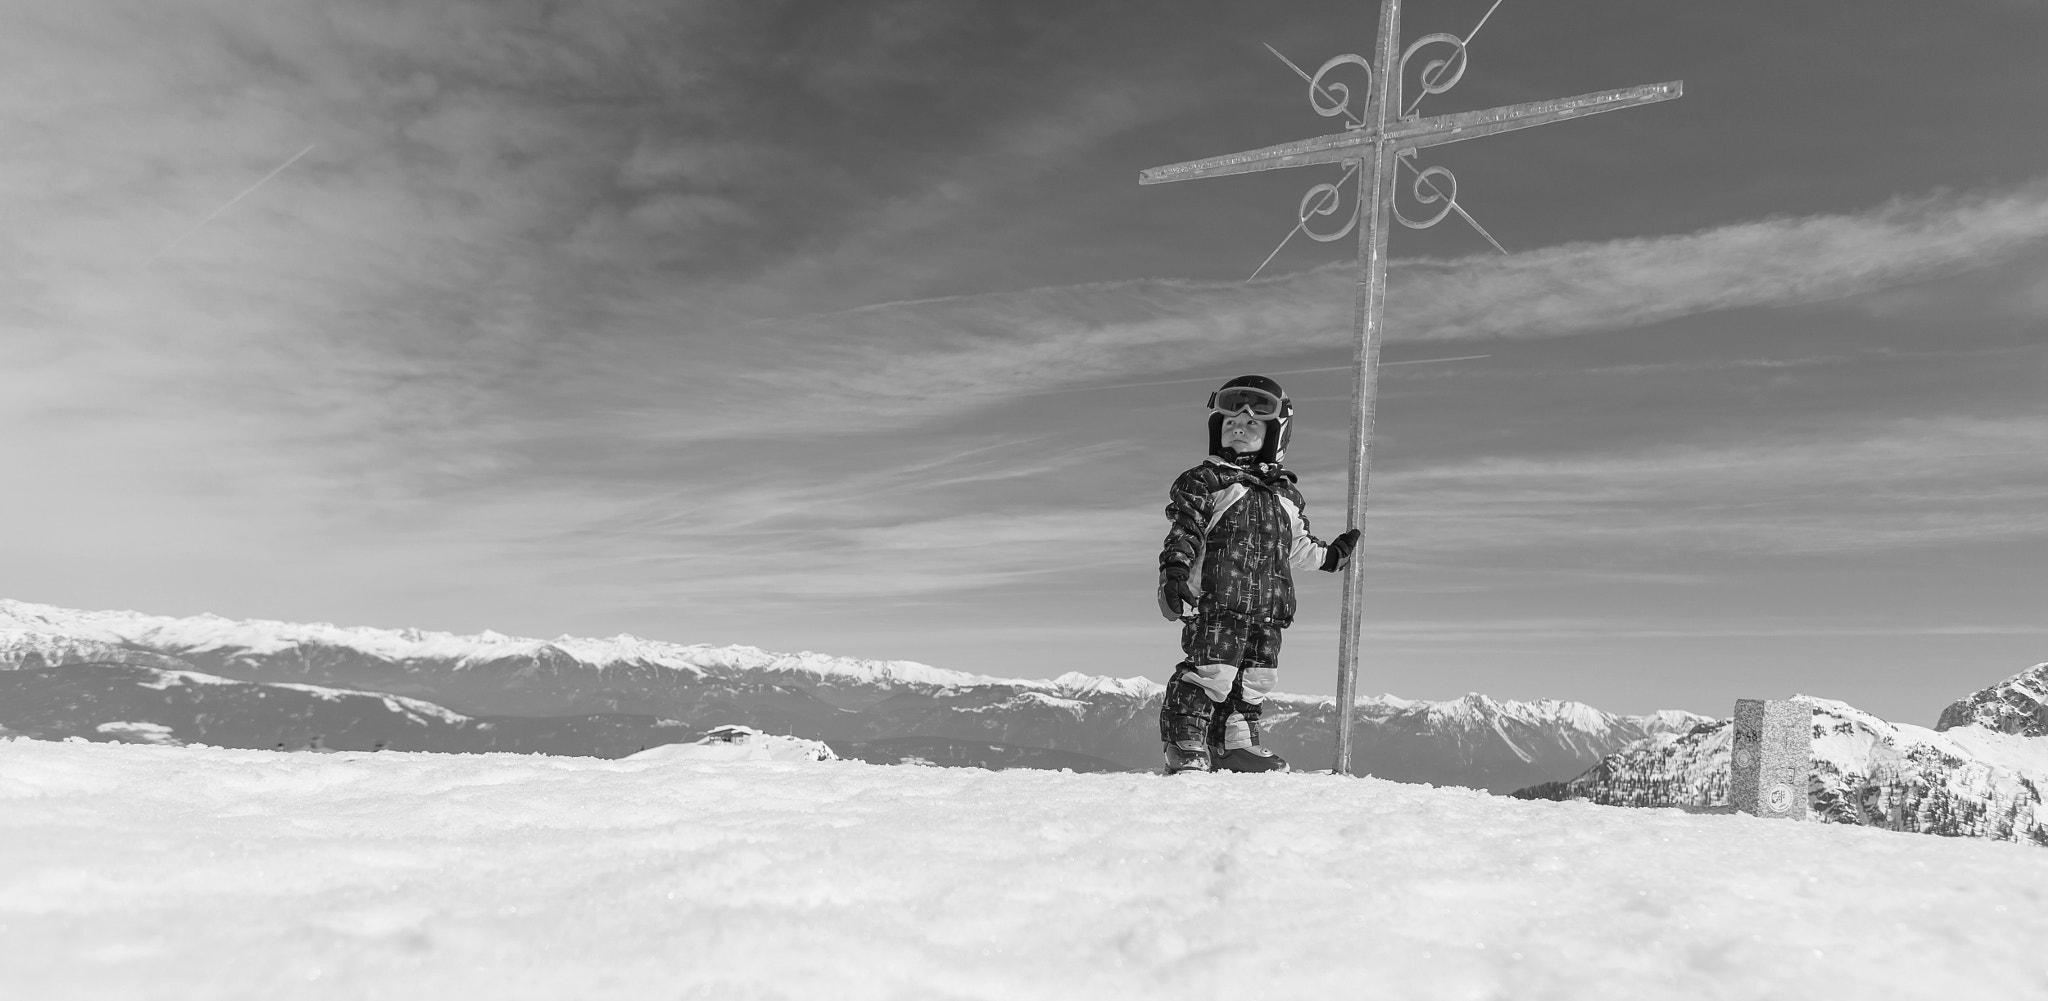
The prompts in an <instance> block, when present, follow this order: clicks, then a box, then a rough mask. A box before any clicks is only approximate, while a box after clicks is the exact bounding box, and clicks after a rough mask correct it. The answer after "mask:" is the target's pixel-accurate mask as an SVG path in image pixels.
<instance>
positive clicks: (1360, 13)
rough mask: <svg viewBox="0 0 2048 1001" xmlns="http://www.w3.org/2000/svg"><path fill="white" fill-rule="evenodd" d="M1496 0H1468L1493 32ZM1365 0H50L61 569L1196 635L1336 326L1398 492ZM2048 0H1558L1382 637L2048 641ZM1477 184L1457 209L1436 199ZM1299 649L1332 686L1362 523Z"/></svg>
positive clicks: (1613, 677)
mask: <svg viewBox="0 0 2048 1001" xmlns="http://www.w3.org/2000/svg"><path fill="white" fill-rule="evenodd" d="M1487 10H1488V3H1487V2H1483V0H1470V2H1468V0H1442V2H1438V3H1429V4H1422V3H1417V4H1414V5H1413V9H1411V10H1409V11H1407V12H1406V20H1405V34H1406V36H1407V37H1408V38H1409V39H1414V38H1419V37H1421V36H1422V35H1423V34H1425V33H1430V32H1451V33H1457V34H1464V33H1467V32H1470V31H1471V29H1472V27H1473V26H1474V25H1475V24H1477V23H1479V21H1480V19H1481V17H1482V16H1485V15H1486V14H1487ZM1376 19H1377V5H1373V4H1368V3H1360V2H1351V3H1331V2H1301V3H1290V4H1286V5H1254V4H1242V3H1238V4H1232V3H1221V2H1173V3H1167V2H1163V0H1160V2H1131V3H1119V4H1115V5H1109V4H1081V3H1046V2H1028V3H1027V2H1017V3H966V2H944V3H940V2H843V3H833V4H817V3H813V4H803V3H775V2H764V0H746V2H739V0H731V2H710V3H688V2H673V0H672V2H664V3H644V2H631V0H587V2H580V3H574V4H557V3H538V2H506V0H488V2H483V0H478V2H467V0H447V2H441V3H435V4H417V3H372V2H345V3H328V2H322V3H313V2H310V0H270V2H264V3H247V2H195V3H186V4H177V5H163V4H153V3H144V2H113V0H79V2H75V3H66V4H53V3H47V2H36V0H5V2H4V3H0V65H4V66H6V67H7V71H6V74H5V80H6V86H4V87H0V126H4V128H5V134H6V135H7V136H8V139H9V141H8V144H7V151H6V153H5V155H4V156H0V218H4V219H5V220H6V225H5V226H4V227H0V353H4V354H0V428H4V429H5V434H6V442H7V458H6V464H5V469H6V474H5V476H6V478H5V480H4V484H5V487H4V489H0V596H6V597H12V598H17V599H20V600H26V601H35V602H45V603H50V604H56V605H63V606H69V607H78V608H110V609H135V610H138V611H144V612H148V613H153V614H162V615H192V614H198V613H202V612H210V613H214V614H219V615H225V616H228V617H231V618H268V619H283V620H293V621H326V622H336V623H341V624H347V625H374V626H384V627H400V626H413V627H418V628H423V629H435V630H447V631H453V632H476V631H480V630H483V629H495V630H498V631H500V632H504V633H510V634H514V635H529V636H555V635H560V634H573V635H581V636H609V635H614V634H617V633H621V632H625V633H632V634H635V635H639V636H646V637H651V638H656V639H663V640H670V641H674V642H682V643H693V642H702V643H713V644H727V643H742V644H748V645H753V646H758V647H762V648H766V649H770V650H785V651H795V650H815V651H819V652H824V653H831V654H836V655H843V656H860V657H872V658H881V659H905V660H916V661H922V662H925V663H930V664H934V665H937V666H940V667H946V668H951V669H956V670H963V671H969V672H975V673H982V674H991V675H997V676H1014V677H1050V676H1054V675H1058V674H1061V673H1064V672H1067V671H1082V672H1085V673H1090V674H1103V675H1111V676H1117V677H1128V676H1146V677H1151V678H1153V679H1155V680H1163V679H1164V678H1165V676H1166V675H1167V673H1168V672H1169V671H1170V669H1171V667H1172V664H1173V663H1174V662H1175V661H1176V660H1177V659H1178V658H1179V650H1178V647H1177V630H1176V628H1175V627H1174V626H1173V625H1172V624H1170V623H1167V622H1164V621H1162V620H1161V619H1160V617H1159V615H1158V612H1157V610H1156V609H1155V607H1154V604H1153V595H1152V591H1153V587H1154V583H1155V581H1154V574H1155V567H1156V557H1157V552H1158V547H1159V543H1160V539H1161V537H1162V536H1163V535H1164V531H1165V527H1166V524H1165V519H1164V517H1163V515H1162V509H1163V506H1164V502H1165V498H1166V488H1167V484H1168V483H1170V482H1171V480H1172V479H1173V477H1174V476H1175V475H1176V474H1177V473H1178V472H1179V471H1181V470H1183V469H1185V468H1187V467H1189V466H1191V465H1194V464H1195V463H1196V462H1198V461H1199V460H1200V459H1201V455H1202V451H1203V447H1204V431H1203V427H1204V423H1203V422H1204V420H1205V417H1206V414H1205V411H1204V409H1203V402H1204V400H1205V399H1206V394H1207V392H1208V391H1209V390H1210V389H1211V388H1213V387H1214V386H1215V385H1216V384H1219V383H1221V382H1222V381H1224V380H1225V379H1228V378H1230V377H1232V376H1236V375H1240V374H1245V373H1249V372H1261V373H1271V374H1275V377H1276V378H1278V379H1279V380H1280V381H1281V382H1282V384H1283V385H1284V386H1285V387H1286V388H1287V389H1288V391H1289V393H1290V394H1291V396H1292V397H1293V399H1294V400H1295V402H1296V404H1297V413H1298V419H1297V426H1296V431H1295V434H1294V438H1293V443H1292V445H1291V447H1290V449H1289V453H1288V461H1289V465H1290V467H1291V468H1293V469H1294V470H1296V471H1297V472H1298V473H1299V475H1300V476H1301V486H1302V489H1303V491H1304V493H1305V495H1306V496H1307V498H1308V502H1309V507H1308V511H1307V513H1308V516H1309V518H1310V520H1311V523H1312V527H1313V529H1314V531H1316V532H1317V534H1319V535H1322V536H1324V537H1329V536H1332V535H1335V534H1336V533H1337V531H1339V530H1340V529H1341V528H1343V527H1344V526H1343V525H1342V524H1341V522H1342V520H1343V511H1344V509H1345V503H1344V498H1345V491H1346V470H1345V463H1346V459H1345V448H1346V441H1347V438H1348V435H1349V421H1350V407H1351V404H1350V395H1351V378H1352V376H1351V374H1350V371H1349V368H1350V360H1351V347H1350V341H1351V336H1352V335H1351V332H1350V330H1351V316H1352V312H1351V311H1352V296H1351V291H1352V282H1353V280H1354V267H1355V264H1354V260H1353V255H1354V254H1355V244H1354V243H1351V242H1349V241H1344V242H1339V243H1331V244H1323V243H1315V242H1312V241H1308V240H1300V239H1297V240H1294V241H1292V242H1290V243H1289V244H1288V245H1287V246H1286V247H1285V248H1284V249H1283V251H1282V252H1281V253H1280V254H1279V255H1278V256H1277V257H1276V258H1275V259H1274V260H1273V262H1272V263H1271V264H1270V265H1269V266H1268V267H1267V268H1266V270H1265V272H1264V273H1263V274H1262V275H1261V276H1260V278H1259V279H1258V280H1257V281H1252V282H1247V281H1246V278H1247V277H1248V276H1249V275H1251V273H1252V271H1253V270H1254V269H1255V268H1256V267H1257V266H1258V264H1259V262H1260V261H1261V260H1262V259H1264V258H1265V256H1266V255H1267V253H1268V252H1269V251H1270V250H1272V248H1273V246H1274V245H1275V244H1277V243H1279V242H1280V239H1281V237H1283V236H1285V235H1286V234H1287V232H1288V230H1289V227H1291V226H1292V225H1293V224H1294V219H1295V216H1294V213H1295V212H1296V211H1297V205H1298V204H1299V202H1300V199H1301V196H1302V193H1303V192H1304V191H1305V190H1307V189H1308V188H1309V187H1310V186H1311V185H1313V184H1317V183H1323V182H1328V181H1334V180H1336V178H1337V176H1338V174H1339V173H1340V170H1339V168H1335V167H1318V168H1305V169H1300V170H1287V171H1271V172H1266V173H1262V174H1257V175H1252V176H1245V177H1233V178H1221V179H1212V180H1203V181H1199V182H1192V183H1184V184H1171V185H1161V186H1143V187H1141V186H1140V185H1138V184H1137V174H1138V172H1139V171H1140V170H1142V169H1144V168H1147V167H1151V166H1156V165H1160V164H1165V163H1170V162H1175V161H1180V160H1186V159H1193V158H1197V157H1202V156H1209V155H1215V154H1220V153H1226V152H1232V151H1236V150H1241V149H1249V148H1253V147H1257V146H1262V145H1266V144H1270V143H1275V142H1282V141H1286V140H1290V139H1295V138H1302V137H1306V136H1311V135H1316V134H1321V133H1324V132H1328V131H1333V130H1334V128H1335V127H1334V126H1333V124H1332V120H1330V119H1326V118H1322V117H1319V116H1317V115H1316V114H1315V113H1314V112H1313V111H1312V110H1311V108H1310V107H1309V106H1308V102H1307V100H1306V98H1307V96H1308V95H1307V92H1306V90H1307V88H1306V86H1305V85H1304V84H1303V83H1302V82H1301V80H1300V79H1299V78H1298V77H1296V76H1295V75H1294V74H1293V73H1292V72H1291V71H1290V70H1288V69H1287V67H1286V66H1285V65H1284V64H1282V63H1281V62H1280V61H1279V60H1276V59H1274V58H1273V57H1272V55H1271V54H1269V53H1268V52H1267V51H1266V50H1265V48H1264V44H1271V45H1272V46H1274V47H1275V48H1277V49H1278V50H1279V51H1281V52H1283V53H1285V54H1286V55H1287V56H1288V57H1289V58H1290V59H1292V60H1293V61H1294V62H1296V63H1298V64H1301V65H1303V66H1306V67H1314V66H1319V65H1321V64H1322V62H1323V61H1324V60H1325V59H1328V58H1330V57H1331V56H1335V55H1338V54H1340V53H1343V52H1354V51H1355V52H1358V53H1363V54H1370V53H1372V52H1373V51H1374V49H1373V32H1374V30H1375V28H1374V24H1375V22H1376ZM2044 32H2048V5H2043V4H2041V3H2038V2H2032V0H2024V2H2021V0H1962V2H1958V3H1954V4H1944V5H1940V6H1939V7H1938V8H1936V7H1930V6H1928V5H1925V4H1913V3H1906V2H1903V0H1856V2H1853V3H1852V2H1848V0H1841V2H1817V0H1799V2H1794V3H1785V2H1771V3H1764V2H1752V0H1730V2H1723V3H1714V4H1700V3H1673V2H1661V0H1659V2H1630V3H1622V2H1619V0H1558V2H1551V3H1544V4H1537V3H1533V2H1530V0H1504V2H1502V3H1501V4H1500V5H1499V7H1498V8H1497V9H1496V10H1494V11H1493V13H1492V14H1491V16H1490V17H1488V18H1487V19H1486V21H1485V24H1484V27H1483V29H1482V30H1481V31H1480V32H1479V33H1478V34H1476V35H1474V36H1473V37H1472V41H1471V45H1470V58H1471V66H1470V69H1469V71H1468V72H1467V73H1466V75H1465V77H1464V79H1463V80H1462V81H1461V82H1460V83H1459V84H1458V85H1457V87H1455V88H1454V89H1452V90H1451V91H1450V92H1448V93H1444V94H1441V95H1434V96H1431V97H1429V98H1428V99H1427V100H1426V101H1425V102H1424V103H1423V105H1422V111H1423V113H1425V114H1435V113H1442V112H1454V111H1462V110H1473V109H1479V108H1486V107H1492V106H1495V105H1500V104H1509V103H1519V102H1524V101H1534V100H1543V99H1548V98H1554V97H1564V96H1569V95H1573V94H1578V93H1584V92H1590V91H1597V90H1605V89H1610V88H1616V87H1625V86H1632V85H1636V84H1646V83H1656V82H1662V81H1666V80H1683V81H1684V83H1685V96H1684V97H1683V98H1682V99H1679V100H1676V101H1671V102H1666V103H1661V104H1657V105H1653V106H1650V107H1646V108H1639V109H1631V110H1627V111H1622V112H1617V113H1614V114H1609V115H1602V116H1598V117H1595V118H1590V119H1586V120H1582V121H1574V122H1567V123H1563V124H1558V125H1551V126H1547V127H1544V128H1539V129H1532V130H1527V131H1523V132H1517V133H1514V134H1511V135H1506V136H1498V137H1493V138H1489V139H1486V140H1483V141H1478V142H1472V143H1461V144H1457V145H1453V146H1450V147H1443V148H1438V149H1435V150H1432V151H1429V153H1428V155H1427V156H1426V157H1425V158H1424V162H1425V163H1426V164H1430V165H1438V166H1443V167H1445V168H1447V169H1450V170H1452V171H1454V172H1455V175H1456V178H1457V181H1458V193H1459V201H1460V205H1461V206H1462V207H1463V208H1465V209H1466V210H1467V211H1469V212H1470V213H1471V215H1472V216H1473V217H1474V218H1475V219H1476V220H1478V221H1479V222H1480V223H1481V224H1482V225H1484V226H1485V227H1486V229H1487V231H1488V232H1490V233H1491V234H1492V235H1493V236H1494V237H1495V238H1496V239H1498V240H1499V241H1500V243H1501V244H1502V246H1503V247H1504V248H1505V249H1506V250H1507V251H1508V253H1507V254H1505V255H1502V254H1501V253H1499V252H1497V251H1495V250H1494V249H1493V248H1492V247H1491V246H1489V245H1488V244H1487V243H1486V241H1485V240H1483V239H1482V238H1481V237H1479V236H1478V234H1476V233H1474V232H1472V231H1471V230H1470V229H1469V228H1466V227H1464V226H1463V225H1462V224H1461V223H1459V222H1458V221H1457V220H1456V219H1452V220H1450V221H1448V222H1446V223H1444V224H1443V225H1440V226H1437V227H1435V228H1433V229H1428V230H1419V231H1409V230H1397V231H1396V232H1395V234H1394V236H1393V243H1392V246H1393V255H1394V263H1393V267H1392V269H1391V273H1390V278H1389V282H1390V288H1391V291H1390V302H1389V311H1388V320H1387V340H1386V347H1385V356H1384V358H1385V361H1386V367H1385V368H1384V370H1383V372H1382V376H1381V381H1380V390H1381V396H1380V401H1379V407H1378V425H1377V428H1378V434H1377V440H1376V444H1375V457H1374V467H1373V475H1372V479H1371V484H1370V487H1371V489H1370V493H1369V495H1368V514H1367V516H1366V518H1365V520H1364V525H1363V526H1362V527H1363V529H1364V532H1365V541H1364V544H1363V549H1362V553H1363V556H1362V558H1363V559H1365V560H1367V561H1368V563H1369V568H1370V569H1369V572H1368V580H1369V583H1368V588H1367V592H1366V595H1365V606H1366V611H1365V626H1364V630H1365V632H1364V635H1365V641H1364V650H1363V654H1362V657H1361V665H1360V673H1359V682H1358V687H1359V690H1360V691H1361V692H1364V693H1379V692H1390V693H1393V694H1397V695H1401V696H1405V697H1409V698H1452V697H1456V696H1458V695H1462V694H1464V693H1466V692H1469V691H1479V692H1484V693H1486V694H1489V695H1492V696H1495V697H1497V698H1563V699H1576V700H1580V701H1584V702H1587V703H1590V704H1592V705H1595V706H1597V707H1599V708H1602V709H1605V710H1608V711H1612V712H1630V713H1639V712H1648V711H1650V710H1653V709H1659V708H1680V709H1689V710H1692V711H1696V712H1702V713H1709V714H1714V715H1725V714H1726V713H1727V712H1729V710H1730V708H1731V707H1732V704H1733V702H1734V700H1736V699H1738V698H1782V697H1788V696H1790V695H1792V694H1795V693H1804V694H1810V695H1816V696H1822V697H1827V698H1835V699H1841V700H1843V701H1846V702H1849V703H1851V704H1853V705H1856V706H1859V707H1861V708H1863V709H1866V710H1869V711H1872V712H1875V713H1878V714H1879V715H1881V716H1885V717H1887V718H1891V719H1897V720H1900V721H1905V722H1918V723H1931V722H1932V720H1933V718H1934V717H1935V716H1936V715H1937V714H1938V713H1939V711H1940V709H1941V707H1942V706H1943V705H1944V704H1946V703H1947V702H1949V701H1950V700H1952V699H1956V698H1959V697H1962V696H1964V695H1966V694H1967V693H1969V692H1971V691H1974V690H1976V689H1978V688H1981V687H1984V686H1986V685H1989V684H1992V683H1995V682H1997V681H1999V680H2001V679H2003V678H2005V677H2007V676H2009V675H2011V674H2013V673H2015V672H2017V671H2019V670H2021V669H2023V668H2025V667H2027V666H2028V665H2031V664H2034V663H2037V662H2040V661H2042V660H2048V619H2044V618H2043V615H2042V600H2041V596H2042V595H2043V594H2044V593H2048V469H2044V465H2043V462H2042V452H2043V445H2042V443H2043V442H2048V414H2044V413H2043V412H2042V408H2041V406H2040V401H2041V399H2043V397H2044V393H2043V392H2042V388H2041V387H2042V385H2043V383H2044V382H2048V343H2044V337H2043V335H2044V333H2048V130H2043V129H2039V128H2033V127H2030V126H2029V125H2028V124H2027V123H2031V122H2036V121H2038V120H2039V119H2040V117H2041V114H2042V110H2043V102H2044V100H2048V62H2044V61H2042V60H2041V59H2039V58H2038V53H2037V52H2036V51H2034V49H2035V42H2036V41H2037V40H2038V39H2039V38H2041V37H2044ZM1415 214H1420V213H1419V210H1414V211H1411V215H1415ZM1300 590H1301V591H1302V592H1303V595H1304V596H1303V602H1302V609H1301V613H1300V615H1299V618H1298V621H1297V624H1296V625H1295V626H1294V628H1293V629H1291V630H1290V631H1289V632H1288V634H1287V637H1286V649H1285V651H1284V652H1283V654H1282V659H1281V664H1282V673H1281V680H1280V686H1279V687H1281V688H1282V689H1284V690H1288V691H1293V692H1299V693H1304V694H1327V693H1330V692H1332V691H1334V688H1335V676H1336V652H1335V647H1336V641H1335V636H1336V620H1337V616H1338V611H1337V606H1338V597H1337V595H1338V586H1337V582H1336V579H1335V578H1334V577H1332V576H1327V575H1314V576H1313V579H1308V580H1304V581H1302V582H1301V587H1300Z"/></svg>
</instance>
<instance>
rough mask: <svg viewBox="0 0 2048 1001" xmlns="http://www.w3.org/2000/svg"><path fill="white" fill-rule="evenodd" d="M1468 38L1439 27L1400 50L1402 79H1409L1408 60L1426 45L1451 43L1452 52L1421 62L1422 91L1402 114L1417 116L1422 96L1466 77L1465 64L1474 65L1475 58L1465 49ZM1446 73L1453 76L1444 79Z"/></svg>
mask: <svg viewBox="0 0 2048 1001" xmlns="http://www.w3.org/2000/svg"><path fill="white" fill-rule="evenodd" d="M1472 30H1473V33H1474V34H1477V33H1478V30H1479V29H1477V28H1474V29H1472ZM1468 37H1469V36H1468ZM1465 42H1466V39H1465V38H1459V37H1458V36H1456V35H1450V34H1445V33H1443V32H1441V31H1439V32H1437V33H1436V34H1433V35H1424V36H1422V37H1421V38H1418V39H1416V40H1415V41H1413V42H1410V43H1409V45H1408V49H1407V51H1405V52H1403V53H1401V63H1400V67H1401V79H1402V80H1407V79H1408V60H1410V59H1413V58H1415V56H1416V55H1417V54H1418V53H1420V52H1421V51H1422V50H1423V49H1424V48H1425V47H1427V46H1430V45H1448V46H1450V47H1451V54H1450V55H1448V56H1445V57H1444V58H1442V59H1432V60H1430V61H1429V62H1426V63H1423V64H1422V74H1421V76H1420V77H1419V78H1418V79H1419V82H1420V83H1421V84H1422V93H1420V94H1417V95H1415V100H1413V101H1410V102H1408V106H1407V107H1405V108H1402V109H1401V117H1402V118H1414V117H1416V115H1417V114H1418V112H1417V111H1416V109H1417V108H1420V107H1421V106H1422V99H1423V98H1425V97H1428V96H1429V95H1431V94H1441V93H1444V92H1445V91H1448V90H1450V89H1451V88H1452V87H1456V86H1457V85H1458V81H1459V80H1462V79H1464V78H1465V67H1467V66H1469V65H1471V62H1472V60H1471V58H1470V57H1469V56H1467V55H1466V53H1465ZM1453 67H1455V68H1453ZM1445 73H1449V74H1450V75H1451V78H1450V79H1448V80H1446V79H1444V74H1445Z"/></svg>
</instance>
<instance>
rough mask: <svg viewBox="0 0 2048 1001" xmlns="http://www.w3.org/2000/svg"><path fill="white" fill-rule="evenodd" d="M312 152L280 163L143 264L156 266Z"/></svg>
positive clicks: (308, 151) (306, 150)
mask: <svg viewBox="0 0 2048 1001" xmlns="http://www.w3.org/2000/svg"><path fill="white" fill-rule="evenodd" d="M311 152H313V147H312V146H311V145H310V144H309V145H307V147H306V148H305V149H302V150H300V151H298V152H297V153H293V154H292V158H291V159H289V160H286V161H285V162H283V163H280V164H278V165H277V169H276V170H273V171H271V172H270V173H268V174H265V175H263V178H262V179H261V180H259V181H257V182H256V183H255V184H251V185H249V186H248V187H246V188H244V189H242V193H241V194H239V195H236V196H235V197H233V198H230V199H228V200H227V203H226V204H224V205H222V206H221V207H220V208H217V209H214V210H213V211H212V212H209V213H207V214H206V218H204V219H201V220H199V221H198V222H195V223H193V224H192V225H191V226H190V227H189V228H187V229H186V230H185V231H184V232H183V233H179V234H178V237H177V239H175V240H172V241H171V242H170V243H167V244H165V245H164V248H163V249H162V250H159V251H157V252H156V253H154V254H151V255H149V260H147V261H144V262H142V263H143V264H146V265H147V264H155V263H156V261H157V258H159V257H162V256H164V255H165V254H168V253H170V252H171V251H172V250H173V249H175V248H176V247H177V246H178V244H180V243H183V242H185V238H186V237H188V236H191V235H192V234H194V233H197V232H199V228H200V227H201V226H204V225H206V224H207V223H210V222H212V221H213V220H214V219H215V218H218V217H219V216H220V214H221V213H222V212H226V211H227V210H229V209H231V208H234V207H235V203H236V202H239V201H241V200H242V199H244V198H247V197H249V195H250V193H251V192H253V191H255V190H256V189H257V188H260V187H262V186H264V185H265V184H267V183H269V182H270V179H271V178H273V177H276V176H277V175H279V174H282V173H284V169H285V168H286V167H289V166H291V165H292V164H295V163H297V162H299V158H300V157H302V156H305V155H306V154H308V153H311Z"/></svg>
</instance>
